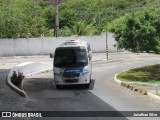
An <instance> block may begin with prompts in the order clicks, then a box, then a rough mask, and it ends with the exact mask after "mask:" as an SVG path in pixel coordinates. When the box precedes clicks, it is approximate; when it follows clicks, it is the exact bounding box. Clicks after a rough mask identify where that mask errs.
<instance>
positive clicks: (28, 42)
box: [0, 33, 117, 56]
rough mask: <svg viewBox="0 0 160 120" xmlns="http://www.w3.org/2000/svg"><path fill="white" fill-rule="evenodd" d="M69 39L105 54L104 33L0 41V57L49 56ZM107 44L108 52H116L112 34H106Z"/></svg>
mask: <svg viewBox="0 0 160 120" xmlns="http://www.w3.org/2000/svg"><path fill="white" fill-rule="evenodd" d="M70 39H80V40H87V41H89V43H90V44H91V47H92V50H93V52H106V33H102V34H101V35H99V36H79V37H76V36H72V37H58V38H56V37H45V38H18V39H0V56H16V55H22V56H23V55H24V56H25V55H44V54H49V53H53V52H54V50H55V48H56V47H57V46H58V45H60V44H62V43H63V42H65V41H66V40H70ZM107 42H108V49H109V52H114V51H117V48H115V47H113V45H114V44H115V43H116V41H115V39H114V37H113V34H112V33H108V34H107Z"/></svg>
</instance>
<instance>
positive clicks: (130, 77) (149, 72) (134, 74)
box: [117, 64, 160, 84]
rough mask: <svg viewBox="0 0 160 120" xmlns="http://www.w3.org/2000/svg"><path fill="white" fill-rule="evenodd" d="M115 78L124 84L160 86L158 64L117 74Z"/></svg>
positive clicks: (159, 65) (159, 67)
mask: <svg viewBox="0 0 160 120" xmlns="http://www.w3.org/2000/svg"><path fill="white" fill-rule="evenodd" d="M117 78H118V79H119V80H121V81H124V82H144V83H150V84H160V64H155V65H149V66H143V67H139V68H135V69H130V70H128V71H125V72H122V73H120V74H118V75H117Z"/></svg>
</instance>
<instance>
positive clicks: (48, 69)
mask: <svg viewBox="0 0 160 120" xmlns="http://www.w3.org/2000/svg"><path fill="white" fill-rule="evenodd" d="M21 64H23V63H21ZM29 64H30V63H29ZM32 64H33V63H32ZM19 65H20V64H19ZM25 65H28V64H24V65H22V66H21V67H18V68H16V67H13V68H12V69H11V70H10V73H9V75H8V77H7V80H6V81H7V85H8V86H9V87H11V88H12V89H13V90H15V91H16V92H17V93H18V94H20V95H22V96H23V97H26V98H28V96H27V93H26V92H25V91H24V90H23V89H20V88H18V87H17V86H15V85H14V84H13V83H12V82H11V75H12V74H11V73H12V72H13V71H14V69H15V68H16V71H19V70H20V69H21V68H22V67H23V70H24V69H25ZM40 65H41V64H40ZM17 66H18V65H17ZM46 70H47V71H50V70H51V68H45V69H41V70H37V71H34V72H30V73H28V74H24V79H25V78H26V77H28V76H32V75H35V74H39V73H41V72H43V71H46ZM24 79H23V80H22V83H21V84H22V86H23V81H24Z"/></svg>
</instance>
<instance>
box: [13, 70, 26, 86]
mask: <svg viewBox="0 0 160 120" xmlns="http://www.w3.org/2000/svg"><path fill="white" fill-rule="evenodd" d="M23 79H24V75H23V73H20V72H19V71H18V75H17V73H16V71H13V74H12V76H11V82H12V83H13V84H14V85H16V86H17V87H19V88H20V89H22V85H21V84H22V80H23Z"/></svg>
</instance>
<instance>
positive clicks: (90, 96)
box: [0, 53, 160, 120]
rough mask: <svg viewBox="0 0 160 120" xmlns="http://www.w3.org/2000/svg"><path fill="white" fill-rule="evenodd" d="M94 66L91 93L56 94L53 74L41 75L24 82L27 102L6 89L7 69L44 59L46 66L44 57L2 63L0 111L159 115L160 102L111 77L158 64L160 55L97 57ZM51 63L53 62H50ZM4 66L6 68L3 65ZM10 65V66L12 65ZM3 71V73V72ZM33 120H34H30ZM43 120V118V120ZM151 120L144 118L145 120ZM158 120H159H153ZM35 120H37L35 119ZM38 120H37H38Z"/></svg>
mask: <svg viewBox="0 0 160 120" xmlns="http://www.w3.org/2000/svg"><path fill="white" fill-rule="evenodd" d="M96 56H97V58H98V59H97V61H94V62H93V76H92V78H93V79H95V84H94V89H93V90H92V89H90V90H86V89H84V88H83V86H75V87H71V86H69V87H65V88H63V89H61V90H56V88H55V85H54V84H52V81H53V73H52V71H50V72H44V73H41V74H38V75H34V76H32V77H31V78H27V79H25V81H24V90H25V91H26V92H27V94H28V97H29V98H28V99H25V98H22V97H20V96H19V95H18V94H16V93H15V92H14V91H12V90H11V89H10V88H9V87H7V86H6V85H5V78H6V76H7V73H8V72H9V69H10V68H11V67H12V66H13V65H14V64H17V63H19V62H22V61H38V60H41V58H43V60H42V61H43V62H48V58H46V57H43V56H42V57H39V58H37V57H35V59H36V60H35V59H34V57H31V58H29V60H28V58H25V57H24V58H18V59H17V58H15V59H13V60H12V59H11V58H10V59H8V60H5V59H4V58H2V59H1V62H2V63H1V65H0V67H1V69H0V73H1V74H0V76H1V80H0V95H1V97H0V110H35V111H37V110H38V111H159V110H160V101H157V100H154V99H152V98H149V97H148V96H143V95H141V94H138V93H136V92H133V91H131V90H128V89H126V88H124V87H121V86H120V85H119V84H117V83H115V82H114V80H113V76H114V74H116V73H118V72H121V71H123V70H126V69H130V68H133V67H138V66H143V65H149V64H155V63H159V64H160V55H153V54H149V55H148V54H140V55H136V54H126V53H116V54H112V55H110V56H109V61H108V62H106V61H105V54H101V55H99V54H97V55H95V56H94V57H95V58H96ZM49 61H52V60H49ZM6 62H7V64H6ZM11 63H12V64H11ZM2 68H3V69H2ZM31 119H33V120H35V119H34V118H31ZM42 119H44V120H46V118H42ZM47 119H49V120H61V119H62V120H75V119H76V120H81V119H83V120H102V119H103V120H106V119H107V120H114V119H118V120H120V119H121V120H127V119H133V120H134V119H135V120H137V119H138V120H139V119H140V120H144V118H143V117H141V118H133V117H122V118H115V117H109V118H103V117H92V118H91V117H88V118H81V117H78V118H75V117H72V118H70V117H67V118H62V117H55V118H47ZM146 119H147V120H150V119H153V118H145V120H146ZM154 119H157V120H158V119H159V118H154ZM36 120H37V119H36ZM38 120H39V119H38Z"/></svg>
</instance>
